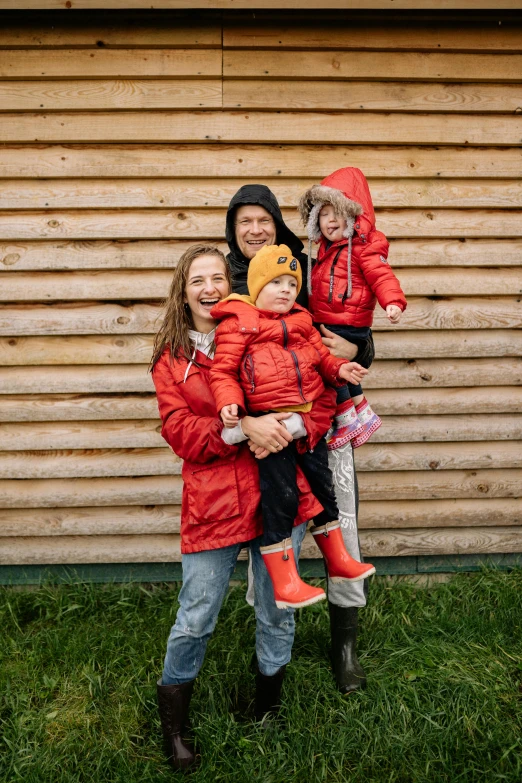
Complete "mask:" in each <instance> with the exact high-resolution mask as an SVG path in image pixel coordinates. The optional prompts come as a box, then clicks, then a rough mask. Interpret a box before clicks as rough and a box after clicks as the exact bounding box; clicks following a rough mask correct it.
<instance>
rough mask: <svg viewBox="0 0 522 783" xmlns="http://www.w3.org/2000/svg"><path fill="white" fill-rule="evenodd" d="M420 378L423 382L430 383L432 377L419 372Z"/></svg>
mask: <svg viewBox="0 0 522 783" xmlns="http://www.w3.org/2000/svg"><path fill="white" fill-rule="evenodd" d="M420 377H421V379H422V380H423V381H431V378H432V376H431V375H429V373H427V372H421V374H420Z"/></svg>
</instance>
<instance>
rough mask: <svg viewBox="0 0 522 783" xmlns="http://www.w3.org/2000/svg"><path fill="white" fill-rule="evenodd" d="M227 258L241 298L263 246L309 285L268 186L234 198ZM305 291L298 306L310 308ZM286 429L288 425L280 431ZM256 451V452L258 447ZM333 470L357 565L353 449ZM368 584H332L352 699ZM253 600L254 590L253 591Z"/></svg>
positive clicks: (340, 452) (357, 352) (326, 334)
mask: <svg viewBox="0 0 522 783" xmlns="http://www.w3.org/2000/svg"><path fill="white" fill-rule="evenodd" d="M226 239H227V243H228V246H229V250H230V252H229V254H228V256H227V260H228V263H229V265H230V268H231V270H232V278H233V282H232V287H233V290H234V292H235V293H237V294H246V293H248V289H247V273H248V265H249V263H250V261H251V260H252V258H253V257H254V255H255V254H256V253H257V251H258V250H259V249H260V248H261V247H263V246H264V245H276V244H278V245H279V244H285V245H288V246H289V247H290V249H291V250H292V253H293V254H294V256H295V257H296V258H297V259H298V260H299V262H300V264H301V268H302V271H303V278H304V279H306V273H307V269H308V257H307V255H306V254H305V253H304V252H303V243H302V242H301V240H300V239H299V237H297V236H296V235H295V234H294V233H293V231H291V229H289V228H288V226H287V225H286V224H285V222H284V220H283V215H282V214H281V210H280V208H279V204H278V202H277V199H276V197H275V196H274V194H273V193H272V191H271V190H269V188H267V187H266V186H265V185H244V186H243V187H241V188H240V189H239V190H238V191H237V193H236V194H235V195H234V196H233V197H232V200H231V201H230V204H229V207H228V211H227V218H226ZM304 288H305V287H303V288H302V289H301V291H300V293H299V296H298V298H297V301H298V302H299V304H301V305H303V307H307V306H308V301H307V298H306V291H305V290H304ZM320 329H321V333H322V338H323V343H324V344H325V345H326V347H327V348H329V349H330V351H331V353H332V354H333V355H334V356H337V357H339V358H342V359H347V360H348V361H352V360H355V361H357V362H360V363H361V364H363V365H364V366H365V367H366V366H369V364H371V360H372V359H373V353H374V350H373V340H372V339H371V337H370V338H369V339H368V341H367V343H366V345H364V346H363V347H362V348H360V349H358V348H357V346H355V345H353V344H352V343H350V342H348V341H347V340H344V339H343V338H342V337H339V336H338V335H335V334H334V333H333V332H331V331H330V330H329V329H327V328H326V327H325V326H323V325H321V327H320ZM280 426H281V429H282V430H283V429H284V426H283V425H280ZM252 448H253V449H254V450H255V446H254V445H253V446H252ZM329 462H330V468H331V470H332V473H333V477H334V484H335V490H336V496H337V504H338V506H339V518H340V521H341V528H342V532H343V538H344V543H345V545H346V549H347V550H348V552H349V553H350V554H351V555H352V557H354V558H355V559H356V560H361V559H362V558H361V553H360V547H359V536H358V531H357V509H358V495H357V476H356V473H355V467H354V463H353V449H352V446H351V444H350V443H348V444H347V445H346V446H343V447H342V448H340V449H337V450H336V451H331V452H330V454H329ZM367 589H368V588H367V582H366V581H365V582H364V583H361V582H352V583H350V582H344V583H341V584H335V583H333V582H330V581H328V610H329V613H330V628H331V634H332V664H333V669H334V675H335V679H336V683H337V687H338V688H339V690H340V691H341V693H343V694H350V693H352V692H353V691H356V690H358V689H360V688H364V687H365V685H366V675H365V673H364V670H363V668H362V666H361V665H360V663H359V661H358V659H357V653H356V642H357V624H358V613H359V608H361V607H364V606H366V592H367ZM249 595H250V596H251V595H252V590H251V589H249Z"/></svg>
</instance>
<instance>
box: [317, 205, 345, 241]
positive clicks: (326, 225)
mask: <svg viewBox="0 0 522 783" xmlns="http://www.w3.org/2000/svg"><path fill="white" fill-rule="evenodd" d="M347 225H348V224H347V222H346V220H345V219H344V218H342V217H339V216H338V215H336V214H335V211H334V208H333V207H332V205H331V204H325V205H324V207H323V208H322V209H321V211H320V212H319V228H320V229H321V234H322V235H323V237H324V238H325V239H328V241H329V242H339V241H340V240H341V239H344V237H343V232H344V231H345V230H346V226H347Z"/></svg>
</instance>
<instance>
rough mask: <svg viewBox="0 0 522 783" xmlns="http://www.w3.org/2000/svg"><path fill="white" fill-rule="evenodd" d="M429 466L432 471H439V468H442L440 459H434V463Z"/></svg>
mask: <svg viewBox="0 0 522 783" xmlns="http://www.w3.org/2000/svg"><path fill="white" fill-rule="evenodd" d="M429 466H430V469H431V470H437V468H439V467H440V462H439V461H438V459H432V461H431V462H430V463H429Z"/></svg>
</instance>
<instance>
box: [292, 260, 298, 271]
mask: <svg viewBox="0 0 522 783" xmlns="http://www.w3.org/2000/svg"><path fill="white" fill-rule="evenodd" d="M290 269H291V270H292V272H297V259H296V258H292V260H291V261H290Z"/></svg>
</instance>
